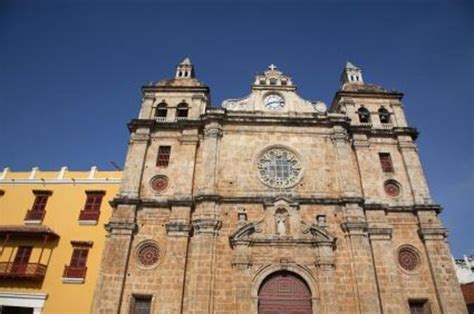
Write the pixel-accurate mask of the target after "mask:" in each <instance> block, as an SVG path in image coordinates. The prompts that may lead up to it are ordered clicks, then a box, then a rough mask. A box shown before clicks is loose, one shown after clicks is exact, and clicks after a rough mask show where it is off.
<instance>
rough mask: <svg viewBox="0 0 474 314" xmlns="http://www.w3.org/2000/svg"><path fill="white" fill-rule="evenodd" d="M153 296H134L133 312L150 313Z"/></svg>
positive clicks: (136, 313)
mask: <svg viewBox="0 0 474 314" xmlns="http://www.w3.org/2000/svg"><path fill="white" fill-rule="evenodd" d="M150 313H151V296H145V295H142V296H133V308H132V314H150Z"/></svg>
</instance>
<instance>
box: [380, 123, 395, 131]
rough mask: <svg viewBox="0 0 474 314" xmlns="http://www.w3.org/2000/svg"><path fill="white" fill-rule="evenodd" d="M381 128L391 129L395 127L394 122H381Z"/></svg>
mask: <svg viewBox="0 0 474 314" xmlns="http://www.w3.org/2000/svg"><path fill="white" fill-rule="evenodd" d="M380 128H381V129H384V130H391V129H393V124H391V123H381V124H380Z"/></svg>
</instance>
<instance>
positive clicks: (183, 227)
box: [92, 58, 466, 313]
mask: <svg viewBox="0 0 474 314" xmlns="http://www.w3.org/2000/svg"><path fill="white" fill-rule="evenodd" d="M142 93H143V99H142V104H141V109H140V113H139V116H138V118H137V119H133V120H131V121H130V123H129V124H128V127H129V130H130V133H131V135H130V140H129V146H128V153H127V158H126V163H125V169H124V173H123V177H122V182H121V186H120V191H119V193H118V194H117V196H116V198H115V199H114V200H113V201H112V206H113V207H114V210H113V213H112V216H111V218H110V221H109V222H108V223H107V224H106V229H107V233H108V234H107V237H106V242H105V250H104V253H103V258H102V263H101V269H100V275H99V278H98V279H97V287H96V292H95V297H94V301H93V307H92V312H94V313H337V312H339V313H465V312H466V308H465V305H464V302H463V297H462V294H461V291H460V288H459V285H458V282H457V280H456V275H455V271H454V267H453V265H452V262H451V257H450V256H451V255H450V250H449V246H448V244H447V240H446V237H447V231H446V229H445V228H444V227H443V225H442V223H441V222H440V220H439V217H438V215H439V213H440V212H441V210H442V208H441V207H440V205H438V204H435V203H434V202H433V201H432V199H431V196H430V192H429V188H428V186H427V182H426V179H425V176H424V174H423V170H422V166H421V163H420V159H419V156H418V151H417V147H416V144H415V140H416V138H417V135H418V134H417V131H416V129H415V128H412V127H410V126H409V125H408V124H407V121H406V119H405V115H404V110H403V105H402V102H401V100H402V97H403V94H401V93H399V92H397V91H392V90H387V89H385V88H382V87H380V86H377V85H373V84H367V83H364V80H363V78H362V71H361V70H360V69H359V68H358V67H356V66H354V65H353V64H351V63H347V65H346V67H345V68H344V70H343V73H342V76H341V87H340V88H339V90H338V91H337V92H336V95H335V97H334V100H333V102H332V104H331V105H330V106H326V105H325V104H324V103H322V102H320V101H310V100H305V99H303V98H301V97H300V96H299V95H298V94H297V92H296V86H295V84H294V83H293V81H292V78H291V77H289V76H287V75H285V74H284V73H282V72H281V71H279V70H278V69H277V68H276V67H275V66H273V65H272V66H270V67H269V68H268V70H267V71H265V72H264V73H262V74H258V75H257V76H256V78H255V80H254V82H253V84H252V87H251V93H250V95H248V96H247V97H244V98H239V99H229V100H226V101H224V102H223V104H222V106H221V107H220V108H212V107H211V106H210V91H209V88H208V87H207V86H205V85H204V84H203V83H202V82H200V81H199V80H197V79H196V75H195V71H194V67H193V65H192V63H191V61H190V60H189V59H188V58H186V59H185V60H183V61H182V62H181V63H180V64H179V65H178V66H177V69H176V74H175V78H174V79H169V80H161V81H159V82H156V83H150V84H149V85H146V86H144V87H143V88H142Z"/></svg>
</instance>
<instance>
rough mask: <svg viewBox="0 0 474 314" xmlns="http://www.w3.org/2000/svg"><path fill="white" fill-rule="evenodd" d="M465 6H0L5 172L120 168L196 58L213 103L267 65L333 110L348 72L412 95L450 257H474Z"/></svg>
mask: <svg viewBox="0 0 474 314" xmlns="http://www.w3.org/2000/svg"><path fill="white" fill-rule="evenodd" d="M473 21H474V5H473V2H472V1H471V3H470V4H469V1H444V2H438V1H421V0H419V1H372V2H357V3H355V1H347V2H346V1H324V2H317V1H311V2H310V1H308V2H304V1H285V2H278V1H252V2H250V1H248V2H237V1H216V2H207V3H206V2H200V1H195V2H192V3H191V2H189V3H188V2H176V3H175V4H173V2H172V1H169V2H157V1H129V2H125V1H112V0H110V1H108V0H102V1H90V2H89V1H80V0H76V1H75V0H70V1H55V2H49V1H45V0H43V1H5V0H3V1H1V2H0V43H1V46H0V143H1V152H0V167H1V168H3V167H6V166H8V167H11V168H12V169H13V170H17V171H18V170H28V169H30V168H31V167H33V166H39V167H40V168H41V169H45V170H57V169H59V167H61V166H64V165H66V166H68V167H69V168H70V169H74V170H80V169H87V168H89V167H91V166H93V165H97V166H98V167H99V168H100V169H111V168H112V167H111V165H110V161H115V162H117V163H118V164H120V165H123V162H124V158H125V152H126V145H127V139H128V131H127V128H126V123H127V121H128V120H129V119H130V118H133V117H135V116H136V115H137V113H138V110H139V105H140V89H139V88H140V86H141V85H142V84H145V83H147V82H149V81H152V80H158V79H161V78H165V77H171V76H173V75H174V67H175V64H176V63H177V62H179V61H180V59H181V58H182V57H184V56H187V55H188V56H190V57H191V58H192V60H193V62H194V63H195V65H196V68H197V74H198V76H199V78H200V79H201V80H203V81H204V82H206V83H207V84H208V85H209V86H210V87H211V93H212V103H213V105H215V106H218V105H220V103H221V101H222V100H223V99H225V98H233V97H240V96H244V95H246V94H248V93H249V90H250V84H251V83H252V80H253V78H254V75H255V73H256V72H260V71H262V70H264V69H265V68H266V66H268V65H269V64H270V63H275V64H276V65H278V66H279V68H280V69H281V70H283V71H285V72H287V73H290V74H291V75H292V76H293V79H294V81H295V82H296V84H297V85H298V88H299V92H300V94H301V95H302V96H303V97H305V98H308V99H319V100H322V101H324V102H326V103H330V101H331V99H332V97H333V96H334V93H335V92H336V90H337V88H338V86H339V82H338V80H339V75H340V72H341V69H342V67H343V65H344V63H345V62H346V61H347V60H350V61H352V62H353V63H355V64H357V65H359V66H360V67H362V68H363V70H364V79H365V80H366V81H368V82H372V83H377V84H380V85H382V86H385V87H388V88H395V89H397V90H400V91H402V92H404V93H405V95H406V96H405V98H404V105H405V108H406V113H407V116H408V119H409V122H410V124H411V126H415V127H417V128H419V130H420V131H421V136H420V138H419V140H418V146H419V149H420V154H421V158H422V162H423V165H424V169H425V172H426V175H427V178H428V182H429V184H430V187H431V191H432V194H433V197H434V199H435V201H436V202H438V203H440V204H442V205H443V206H444V207H445V211H444V213H443V214H442V218H443V221H444V223H445V225H446V226H447V227H448V228H449V230H450V238H449V239H450V243H451V247H452V249H453V252H454V254H455V255H457V256H459V255H461V254H464V253H470V254H473V253H474V244H473V243H474V235H473V231H472V226H473V224H474V214H473V211H474V209H473V194H474V193H473V192H474V191H473V189H474V188H473V185H474V182H473V127H472V119H473V118H474V117H473V110H472V106H473V105H474V102H473V100H474V99H473V98H474V97H473V87H474V84H473V83H474V82H473V71H474V61H473V59H474V57H473V56H474V49H473V42H474V39H473V38H474V36H473V35H474V34H473V29H474V27H473V26H474V25H473V24H474V23H473Z"/></svg>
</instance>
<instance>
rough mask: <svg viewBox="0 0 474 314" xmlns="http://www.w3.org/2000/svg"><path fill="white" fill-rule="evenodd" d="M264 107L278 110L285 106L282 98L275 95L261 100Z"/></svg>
mask: <svg viewBox="0 0 474 314" xmlns="http://www.w3.org/2000/svg"><path fill="white" fill-rule="evenodd" d="M263 103H264V104H265V107H267V108H268V109H270V110H278V109H281V108H283V107H284V106H285V100H284V99H283V97H281V96H280V95H277V94H270V95H268V96H267V97H265V99H264V100H263Z"/></svg>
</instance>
